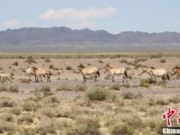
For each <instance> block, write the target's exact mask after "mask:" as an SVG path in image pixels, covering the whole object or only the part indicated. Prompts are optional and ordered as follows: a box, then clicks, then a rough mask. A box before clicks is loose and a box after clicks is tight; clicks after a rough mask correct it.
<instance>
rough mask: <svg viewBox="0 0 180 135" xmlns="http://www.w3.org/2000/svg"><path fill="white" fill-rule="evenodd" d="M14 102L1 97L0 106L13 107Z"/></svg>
mask: <svg viewBox="0 0 180 135" xmlns="http://www.w3.org/2000/svg"><path fill="white" fill-rule="evenodd" d="M14 106H16V103H15V102H14V101H12V100H10V99H3V100H2V101H0V107H14Z"/></svg>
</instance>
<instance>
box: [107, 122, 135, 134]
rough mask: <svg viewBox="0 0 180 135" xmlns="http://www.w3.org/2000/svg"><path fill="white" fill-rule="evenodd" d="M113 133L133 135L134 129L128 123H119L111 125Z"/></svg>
mask: <svg viewBox="0 0 180 135" xmlns="http://www.w3.org/2000/svg"><path fill="white" fill-rule="evenodd" d="M110 133H111V135H133V131H132V129H131V128H130V127H129V125H127V124H118V125H115V126H113V127H111V130H110Z"/></svg>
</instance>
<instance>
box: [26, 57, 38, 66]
mask: <svg viewBox="0 0 180 135" xmlns="http://www.w3.org/2000/svg"><path fill="white" fill-rule="evenodd" d="M26 62H27V63H29V64H32V63H37V62H36V60H35V59H33V57H32V56H28V57H27V58H26Z"/></svg>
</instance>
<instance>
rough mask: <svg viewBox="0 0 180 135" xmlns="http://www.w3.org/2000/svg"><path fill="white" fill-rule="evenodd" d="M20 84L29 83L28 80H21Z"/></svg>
mask: <svg viewBox="0 0 180 135" xmlns="http://www.w3.org/2000/svg"><path fill="white" fill-rule="evenodd" d="M21 83H31V81H30V80H29V79H21Z"/></svg>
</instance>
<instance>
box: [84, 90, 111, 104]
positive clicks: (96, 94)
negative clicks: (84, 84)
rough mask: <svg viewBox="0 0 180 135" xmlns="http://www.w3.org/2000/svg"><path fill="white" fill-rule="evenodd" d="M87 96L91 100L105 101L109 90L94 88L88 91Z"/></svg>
mask: <svg viewBox="0 0 180 135" xmlns="http://www.w3.org/2000/svg"><path fill="white" fill-rule="evenodd" d="M85 96H86V97H87V98H88V99H89V100H99V101H103V100H106V99H107V98H108V96H109V92H108V91H106V90H104V89H101V88H94V89H91V90H89V91H87V92H86V94H85Z"/></svg>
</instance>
